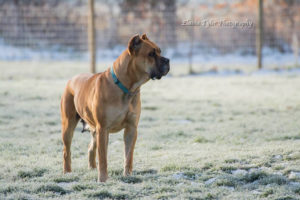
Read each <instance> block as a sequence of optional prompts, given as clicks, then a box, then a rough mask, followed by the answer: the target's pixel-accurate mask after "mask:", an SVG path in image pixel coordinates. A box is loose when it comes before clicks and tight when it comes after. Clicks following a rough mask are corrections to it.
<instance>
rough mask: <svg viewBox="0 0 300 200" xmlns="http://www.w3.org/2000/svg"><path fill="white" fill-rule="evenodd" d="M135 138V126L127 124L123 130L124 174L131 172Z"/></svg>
mask: <svg viewBox="0 0 300 200" xmlns="http://www.w3.org/2000/svg"><path fill="white" fill-rule="evenodd" d="M136 138H137V128H136V126H132V125H129V126H128V127H126V128H125V131H124V143H125V155H124V157H125V158H124V173H123V174H124V176H128V175H130V174H131V172H132V163H133V151H134V146H135V142H136Z"/></svg>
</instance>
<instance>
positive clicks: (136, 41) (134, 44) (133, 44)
mask: <svg viewBox="0 0 300 200" xmlns="http://www.w3.org/2000/svg"><path fill="white" fill-rule="evenodd" d="M141 44H142V40H141V38H140V36H139V35H135V36H133V37H132V38H131V39H130V40H129V43H128V50H129V53H130V55H136V54H137V52H138V51H139V49H140V47H141Z"/></svg>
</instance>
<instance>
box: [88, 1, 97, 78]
mask: <svg viewBox="0 0 300 200" xmlns="http://www.w3.org/2000/svg"><path fill="white" fill-rule="evenodd" d="M95 39H96V38H95V15H94V0H89V16H88V42H89V51H90V72H91V73H95V72H96V42H95Z"/></svg>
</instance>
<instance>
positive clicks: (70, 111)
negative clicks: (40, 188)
mask: <svg viewBox="0 0 300 200" xmlns="http://www.w3.org/2000/svg"><path fill="white" fill-rule="evenodd" d="M79 119H80V117H79V115H78V114H77V112H76V109H75V105H74V97H73V95H72V94H71V93H70V92H69V91H68V87H67V88H66V90H65V91H64V94H63V96H62V98H61V120H62V121H61V125H62V141H63V145H64V148H63V171H64V173H67V172H71V170H72V169H71V143H72V138H73V133H74V129H75V128H76V125H77V123H78V121H79Z"/></svg>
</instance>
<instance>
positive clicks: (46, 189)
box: [36, 184, 67, 195]
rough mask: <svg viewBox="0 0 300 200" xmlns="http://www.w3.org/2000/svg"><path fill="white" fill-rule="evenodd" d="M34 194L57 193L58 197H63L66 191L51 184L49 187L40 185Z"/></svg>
mask: <svg viewBox="0 0 300 200" xmlns="http://www.w3.org/2000/svg"><path fill="white" fill-rule="evenodd" d="M36 192H38V193H44V192H53V193H57V194H60V195H64V194H66V193H67V191H66V190H65V189H64V188H62V187H60V186H58V185H52V184H51V185H42V186H40V187H38V188H37V189H36Z"/></svg>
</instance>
